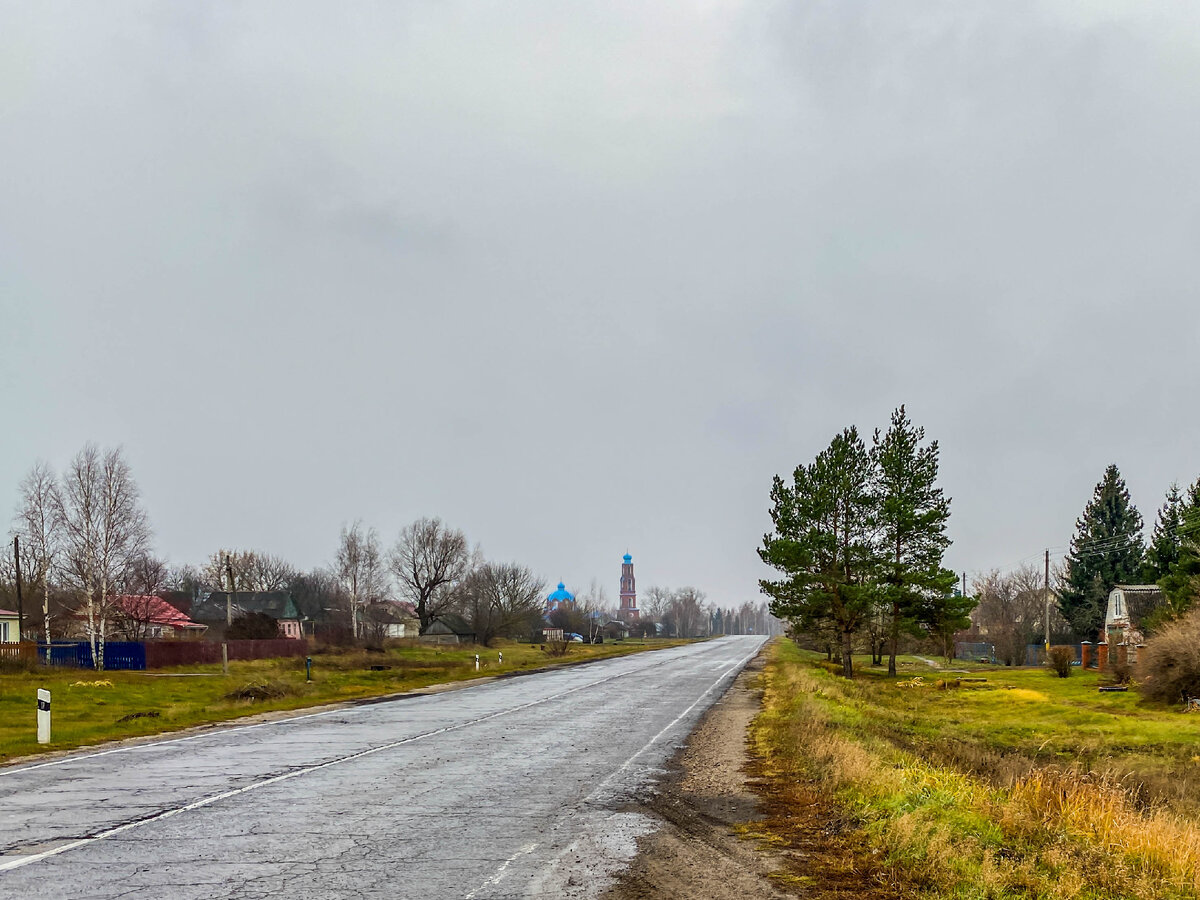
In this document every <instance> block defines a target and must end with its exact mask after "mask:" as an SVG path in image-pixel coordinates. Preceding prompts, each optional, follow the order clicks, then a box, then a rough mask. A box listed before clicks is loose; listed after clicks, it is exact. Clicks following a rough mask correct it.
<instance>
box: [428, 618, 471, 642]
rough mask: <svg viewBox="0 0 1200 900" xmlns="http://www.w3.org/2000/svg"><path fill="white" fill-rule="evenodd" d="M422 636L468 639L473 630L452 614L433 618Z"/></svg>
mask: <svg viewBox="0 0 1200 900" xmlns="http://www.w3.org/2000/svg"><path fill="white" fill-rule="evenodd" d="M421 633H422V634H457V635H458V636H459V637H470V636H472V635H474V634H475V630H474V629H473V628H472V627H471V626H470V625H468V624H467V620H466V619H464V618H463V617H462V616H459V615H455V614H454V613H446V614H444V615H440V616H434V618H433V621H431V622H430V623H429V625H428V626H426V628H425V630H424V631H422V632H421Z"/></svg>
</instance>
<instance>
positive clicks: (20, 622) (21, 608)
mask: <svg viewBox="0 0 1200 900" xmlns="http://www.w3.org/2000/svg"><path fill="white" fill-rule="evenodd" d="M13 563H14V564H15V565H16V567H17V643H18V644H19V643H20V642H21V641H23V640H24V639H25V601H24V600H23V599H21V539H20V538H19V537H17V536H16V535H15V534H14V535H13Z"/></svg>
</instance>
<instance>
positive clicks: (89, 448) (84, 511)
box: [56, 444, 150, 669]
mask: <svg viewBox="0 0 1200 900" xmlns="http://www.w3.org/2000/svg"><path fill="white" fill-rule="evenodd" d="M56 515H57V519H58V522H59V524H60V526H61V528H62V530H63V534H64V538H65V541H64V544H65V546H66V553H65V558H66V566H65V570H66V571H67V572H68V573H69V575H70V577H71V578H72V579H73V580H74V581H75V582H76V584H77V585H78V586H79V587H80V588H81V589H82V591H83V593H84V596H85V599H86V603H87V621H88V625H87V633H88V641H89V642H90V643H91V646H92V660H93V663H94V665H95V666H96V668H97V669H102V668H104V642H105V638H106V633H107V628H108V621H107V619H108V605H109V599H110V595H111V593H112V591H113V589H114V588H115V587H116V586H117V585H118V584H119V583H120V582H121V580H122V579H123V578H124V577H125V575H126V573H127V571H128V569H129V567H130V566H131V564H132V563H133V561H134V560H135V559H137V557H138V556H140V555H141V554H143V553H145V552H146V550H147V547H148V545H149V542H150V526H149V523H148V521H147V518H146V513H145V510H143V509H142V505H141V497H140V494H139V491H138V487H137V483H136V482H135V481H134V480H133V473H132V471H131V470H130V468H129V463H128V462H126V461H125V457H124V454H122V452H121V450H120V448H115V449H112V450H108V451H106V452H105V453H104V454H101V453H100V451H99V449H98V448H97V447H96V445H95V444H88V445H86V446H85V447H84V448H83V449H82V450H80V451H79V453H77V454H76V455H75V458H74V459H72V460H71V463H70V465H69V466H68V468H67V471H66V473H65V474H64V476H63V483H62V487H61V489H60V491H59V502H58V504H57V510H56Z"/></svg>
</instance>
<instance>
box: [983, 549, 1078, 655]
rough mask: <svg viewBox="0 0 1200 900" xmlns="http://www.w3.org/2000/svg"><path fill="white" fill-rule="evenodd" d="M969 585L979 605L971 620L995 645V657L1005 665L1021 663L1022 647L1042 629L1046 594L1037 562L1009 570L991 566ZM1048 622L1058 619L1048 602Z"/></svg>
mask: <svg viewBox="0 0 1200 900" xmlns="http://www.w3.org/2000/svg"><path fill="white" fill-rule="evenodd" d="M973 588H974V591H975V594H976V596H977V597H978V598H979V605H978V606H976V608H975V610H974V612H973V613H972V620H973V622H974V624H975V626H976V628H977V629H978V631H979V634H980V636H981V637H986V638H987V640H988V641H989V642H990V643H991V644H992V646H993V647H994V648H995V653H996V658H997V659H998V660H1000V661H1001V662H1003V663H1005V664H1006V665H1021V664H1023V663H1024V661H1025V648H1026V646H1027V645H1028V644H1030V643H1033V642H1034V641H1035V640H1036V639H1037V638H1038V636H1040V635H1041V634H1042V633H1043V631H1044V629H1045V615H1046V594H1045V584H1044V580H1043V576H1042V573H1041V572H1040V571H1039V570H1038V568H1037V566H1033V565H1025V566H1022V567H1020V568H1018V569H1016V570H1014V571H1012V572H1006V573H1002V572H1000V571H999V570H992V571H991V572H988V573H986V574H984V575H982V576H980V577H978V578H976V579H975V583H974V584H973ZM1051 614H1052V620H1051V626H1052V627H1053V626H1055V625H1056V624H1057V623H1058V622H1059V621H1061V616H1060V614H1059V613H1058V610H1057V606H1052V609H1051Z"/></svg>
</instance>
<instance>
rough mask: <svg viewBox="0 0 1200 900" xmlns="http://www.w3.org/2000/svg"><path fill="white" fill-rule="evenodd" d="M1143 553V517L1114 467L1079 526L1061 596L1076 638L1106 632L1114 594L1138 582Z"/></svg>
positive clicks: (1065, 614) (1080, 519) (1069, 556)
mask: <svg viewBox="0 0 1200 900" xmlns="http://www.w3.org/2000/svg"><path fill="white" fill-rule="evenodd" d="M1143 554H1144V545H1143V543H1142V516H1141V513H1139V512H1138V511H1137V509H1136V508H1135V507H1134V505H1133V501H1132V499H1131V498H1130V496H1129V489H1128V488H1127V487H1126V486H1125V480H1124V479H1123V478H1121V473H1120V472H1119V471H1118V469H1117V467H1116V466H1115V465H1110V466H1109V467H1108V468H1107V469H1105V471H1104V477H1103V478H1102V479H1101V480H1100V483H1099V484H1097V485H1096V489H1095V491H1093V493H1092V499H1091V501H1090V502H1089V503H1088V505H1087V506H1086V507H1085V508H1084V510H1083V515H1081V516H1080V517H1079V518H1078V519H1077V520H1076V521H1075V536H1074V537H1073V538H1072V539H1071V549H1070V552H1069V553H1068V554H1067V560H1066V577H1065V579H1064V584H1063V587H1062V590H1061V591H1060V593H1059V608H1060V609H1061V610H1062V614H1063V616H1065V617H1066V619H1067V621H1068V622H1070V623H1071V628H1072V630H1073V631H1074V632H1075V636H1076V637H1077V638H1080V639H1082V640H1095V639H1096V636H1097V634H1098V633H1099V631H1100V630H1101V629H1102V628H1103V627H1104V614H1105V610H1106V608H1107V602H1108V593H1109V591H1111V590H1112V588H1113V585H1116V584H1128V583H1130V582H1135V581H1137V579H1138V578H1139V577H1140V575H1141V568H1142V556H1143Z"/></svg>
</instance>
